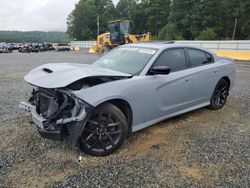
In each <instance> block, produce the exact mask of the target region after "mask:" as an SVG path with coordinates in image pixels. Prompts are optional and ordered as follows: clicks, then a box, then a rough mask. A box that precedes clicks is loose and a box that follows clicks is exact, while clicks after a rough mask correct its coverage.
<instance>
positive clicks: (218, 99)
mask: <svg viewBox="0 0 250 188" xmlns="http://www.w3.org/2000/svg"><path fill="white" fill-rule="evenodd" d="M228 94H229V84H228V82H227V81H226V80H224V79H221V80H220V81H219V82H218V84H217V85H216V87H215V90H214V93H213V95H212V97H211V100H210V106H209V107H210V108H211V109H213V110H217V109H220V108H222V107H223V106H224V105H225V104H226V100H227V96H228Z"/></svg>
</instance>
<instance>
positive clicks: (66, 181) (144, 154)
mask: <svg viewBox="0 0 250 188" xmlns="http://www.w3.org/2000/svg"><path fill="white" fill-rule="evenodd" d="M96 58H97V56H93V55H88V54H87V52H85V51H81V52H67V53H56V52H46V53H39V54H19V53H13V54H0V116H1V119H0V187H64V186H69V187H83V186H85V187H187V186H192V187H215V186H216V187H217V186H221V187H249V186H250V178H249V177H250V82H249V80H250V63H248V62H245V63H238V66H237V76H238V79H237V83H236V87H235V88H234V90H233V91H232V92H231V95H230V97H229V98H228V102H227V105H226V106H225V107H224V108H223V109H221V110H219V111H211V110H209V109H207V108H203V109H200V110H196V111H194V112H191V113H188V114H185V115H181V116H179V117H176V118H173V119H170V120H167V121H164V122H161V123H158V124H156V125H154V126H152V127H150V128H147V129H144V130H142V131H140V132H138V133H136V134H133V135H130V136H129V138H128V139H127V141H126V143H125V144H124V146H123V147H122V148H121V149H120V150H119V151H118V152H116V153H115V154H113V155H111V156H108V157H99V158H97V157H90V156H87V155H85V154H84V153H82V152H81V151H79V150H78V149H76V148H71V147H69V146H68V145H67V144H66V143H62V142H56V141H51V140H46V139H43V138H41V137H40V136H39V135H38V133H37V131H36V128H35V127H34V126H33V124H32V123H31V122H30V117H29V115H28V114H27V113H24V112H22V111H21V110H19V109H18V107H17V106H18V103H19V102H20V101H21V100H25V99H27V98H28V96H29V93H30V89H31V87H30V86H28V85H27V84H26V83H25V82H24V81H23V76H24V75H25V74H26V73H27V72H28V71H29V70H31V69H32V68H34V67H36V66H38V65H40V64H43V63H51V62H79V63H89V62H92V61H93V60H94V59H96ZM79 156H83V160H82V161H81V162H78V158H79Z"/></svg>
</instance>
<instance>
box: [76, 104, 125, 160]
mask: <svg viewBox="0 0 250 188" xmlns="http://www.w3.org/2000/svg"><path fill="white" fill-rule="evenodd" d="M127 133H128V124H127V120H126V118H125V116H124V114H123V113H122V112H121V110H120V109H119V108H117V107H116V106H115V105H113V104H110V103H106V104H104V105H101V106H100V107H97V109H95V110H94V111H93V112H92V114H91V115H90V117H89V118H88V120H87V122H86V124H85V127H84V129H83V132H82V135H81V137H80V144H79V146H80V149H81V150H82V151H84V152H85V153H87V154H89V155H93V156H105V155H109V154H111V153H112V152H114V151H115V150H117V149H118V148H120V147H121V145H122V144H123V142H124V140H125V139H126V137H127Z"/></svg>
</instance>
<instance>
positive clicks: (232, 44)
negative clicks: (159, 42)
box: [176, 40, 250, 51]
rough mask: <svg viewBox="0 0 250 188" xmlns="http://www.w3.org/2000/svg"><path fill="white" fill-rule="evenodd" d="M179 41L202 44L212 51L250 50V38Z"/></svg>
mask: <svg viewBox="0 0 250 188" xmlns="http://www.w3.org/2000/svg"><path fill="white" fill-rule="evenodd" d="M176 42H177V43H182V44H190V45H194V46H201V47H203V48H207V49H209V50H211V51H217V50H234V51H235V50H236V51H250V40H228V41H176Z"/></svg>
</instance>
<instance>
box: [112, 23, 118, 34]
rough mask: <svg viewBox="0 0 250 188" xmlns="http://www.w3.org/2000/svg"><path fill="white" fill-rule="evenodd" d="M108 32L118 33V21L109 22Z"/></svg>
mask: <svg viewBox="0 0 250 188" xmlns="http://www.w3.org/2000/svg"><path fill="white" fill-rule="evenodd" d="M109 32H110V33H111V34H119V33H120V28H119V23H111V24H109Z"/></svg>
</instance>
